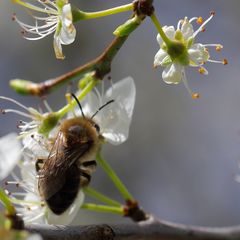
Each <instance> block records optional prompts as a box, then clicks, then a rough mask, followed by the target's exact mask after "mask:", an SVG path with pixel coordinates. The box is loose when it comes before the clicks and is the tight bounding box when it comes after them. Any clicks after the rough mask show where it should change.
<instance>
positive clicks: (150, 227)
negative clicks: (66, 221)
mask: <svg viewBox="0 0 240 240" xmlns="http://www.w3.org/2000/svg"><path fill="white" fill-rule="evenodd" d="M26 230H28V231H30V232H35V233H39V234H40V235H41V236H42V237H43V239H44V240H53V239H59V240H63V239H64V240H68V239H69V240H70V239H71V240H93V239H98V240H100V239H101V240H136V239H138V240H141V239H145V240H195V239H196V240H222V239H225V240H234V239H240V226H232V227H221V228H217V227H216V228H211V227H198V226H188V225H183V224H176V223H172V222H167V221H163V220H157V219H154V218H153V217H150V218H149V220H147V221H142V222H139V223H138V224H137V223H132V224H100V225H89V226H46V225H28V226H26Z"/></svg>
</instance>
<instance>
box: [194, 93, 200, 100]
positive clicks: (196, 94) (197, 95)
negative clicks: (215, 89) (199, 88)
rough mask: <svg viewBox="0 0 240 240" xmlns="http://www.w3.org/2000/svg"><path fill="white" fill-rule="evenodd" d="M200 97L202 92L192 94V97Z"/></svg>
mask: <svg viewBox="0 0 240 240" xmlns="http://www.w3.org/2000/svg"><path fill="white" fill-rule="evenodd" d="M198 98H200V94H199V93H193V94H192V99H198Z"/></svg>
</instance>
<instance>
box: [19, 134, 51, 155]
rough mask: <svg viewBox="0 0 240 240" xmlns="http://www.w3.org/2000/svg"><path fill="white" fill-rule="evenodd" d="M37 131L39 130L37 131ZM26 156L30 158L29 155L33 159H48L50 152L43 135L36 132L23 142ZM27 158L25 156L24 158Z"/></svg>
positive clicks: (28, 135)
mask: <svg viewBox="0 0 240 240" xmlns="http://www.w3.org/2000/svg"><path fill="white" fill-rule="evenodd" d="M36 131H37V130H36ZM22 143H23V147H24V152H23V153H25V154H24V155H27V156H26V157H27V158H29V156H30V155H29V154H31V155H32V159H37V158H47V157H48V155H49V150H50V149H49V150H48V149H46V146H45V143H46V139H45V137H44V136H43V135H41V134H39V133H37V132H35V133H32V134H27V135H26V136H25V137H24V138H23V140H22ZM24 157H25V156H24Z"/></svg>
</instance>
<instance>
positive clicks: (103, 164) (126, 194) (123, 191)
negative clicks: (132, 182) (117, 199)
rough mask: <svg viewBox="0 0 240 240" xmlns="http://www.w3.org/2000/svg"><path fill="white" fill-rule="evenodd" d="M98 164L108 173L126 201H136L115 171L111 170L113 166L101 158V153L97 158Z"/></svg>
mask: <svg viewBox="0 0 240 240" xmlns="http://www.w3.org/2000/svg"><path fill="white" fill-rule="evenodd" d="M96 160H97V162H98V163H99V164H100V166H101V167H102V168H103V170H104V171H105V172H106V173H107V175H108V176H109V177H110V178H111V180H112V181H113V183H114V185H115V186H116V188H117V189H118V190H119V192H120V193H121V195H122V197H123V198H124V200H126V201H128V200H134V198H133V196H132V195H131V194H130V193H129V191H128V190H127V188H126V186H125V185H124V184H123V182H122V181H121V180H120V178H119V177H118V176H117V174H116V173H115V171H114V170H113V169H112V168H111V166H110V165H109V164H108V163H107V162H106V161H105V159H104V158H103V157H102V156H101V154H100V153H98V154H97V156H96Z"/></svg>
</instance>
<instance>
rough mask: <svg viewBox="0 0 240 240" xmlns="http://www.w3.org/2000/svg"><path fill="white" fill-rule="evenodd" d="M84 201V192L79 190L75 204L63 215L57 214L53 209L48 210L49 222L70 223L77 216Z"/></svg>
mask: <svg viewBox="0 0 240 240" xmlns="http://www.w3.org/2000/svg"><path fill="white" fill-rule="evenodd" d="M83 202H84V193H83V192H82V191H79V193H78V195H77V198H76V199H75V201H74V202H73V204H72V205H71V206H70V207H69V208H68V209H67V210H66V211H65V212H64V213H63V214H61V215H56V214H54V213H53V212H51V210H48V211H47V213H48V214H47V221H48V224H60V225H68V224H70V223H71V222H72V221H73V219H74V218H75V217H76V215H77V213H78V211H79V209H80V207H81V205H82V204H83Z"/></svg>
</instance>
